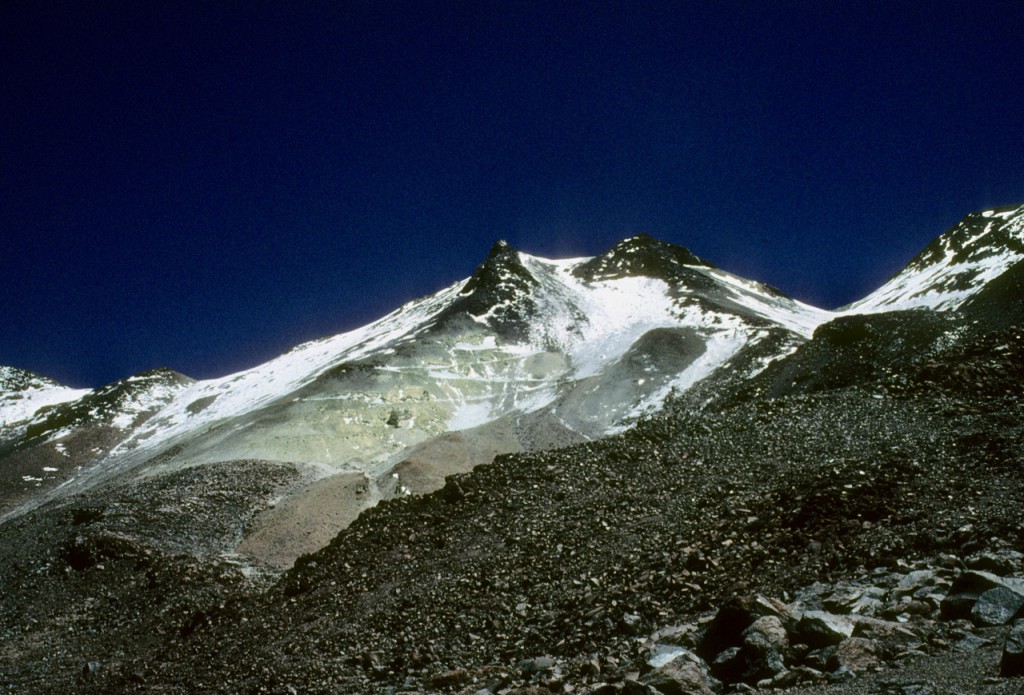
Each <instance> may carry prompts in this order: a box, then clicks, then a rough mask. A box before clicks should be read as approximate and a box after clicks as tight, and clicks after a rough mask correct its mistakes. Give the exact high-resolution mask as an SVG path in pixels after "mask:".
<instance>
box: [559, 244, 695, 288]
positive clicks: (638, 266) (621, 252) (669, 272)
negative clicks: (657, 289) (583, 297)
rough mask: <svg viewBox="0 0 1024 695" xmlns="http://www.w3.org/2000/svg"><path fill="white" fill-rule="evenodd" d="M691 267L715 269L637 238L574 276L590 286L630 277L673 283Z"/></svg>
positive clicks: (685, 252)
mask: <svg viewBox="0 0 1024 695" xmlns="http://www.w3.org/2000/svg"><path fill="white" fill-rule="evenodd" d="M687 266H702V267H712V266H711V265H710V264H709V263H707V262H706V261H703V260H701V259H700V258H698V257H697V256H696V255H694V254H693V253H691V252H690V251H689V250H688V249H686V248H684V247H682V246H677V245H675V244H669V243H666V242H664V241H659V240H658V239H655V238H654V237H652V236H650V235H648V234H637V235H635V236H631V237H629V238H628V239H623V240H622V241H620V242H619V243H617V244H615V246H613V247H612V248H611V249H609V250H608V251H606V252H605V253H603V254H601V255H600V256H596V257H594V258H592V259H591V260H589V261H587V262H586V263H584V264H582V265H580V266H579V267H578V268H576V270H575V271H574V273H575V275H576V276H577V277H579V278H581V279H583V280H587V281H590V282H593V281H598V280H611V279H615V278H621V277H629V276H645V277H652V278H659V279H662V280H671V279H675V278H678V277H680V276H681V275H686V274H687V273H686V271H687Z"/></svg>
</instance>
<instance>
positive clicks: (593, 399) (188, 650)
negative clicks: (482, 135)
mask: <svg viewBox="0 0 1024 695" xmlns="http://www.w3.org/2000/svg"><path fill="white" fill-rule="evenodd" d="M1022 274H1024V206H1016V207H1004V208H996V209H992V210H986V211H982V212H978V213H972V214H971V215H968V216H967V217H965V218H964V220H963V221H961V222H960V223H959V224H957V225H956V226H954V227H953V228H952V229H951V230H949V231H948V232H946V233H945V234H943V235H941V236H939V237H938V238H937V239H936V240H935V241H934V242H932V243H931V244H930V245H929V246H928V247H927V248H926V249H924V250H923V251H922V252H921V254H919V255H918V256H917V257H916V258H915V259H913V260H912V261H911V262H910V264H908V266H907V267H906V268H904V269H903V270H902V271H900V272H899V273H897V274H896V275H895V276H893V278H891V279H890V280H889V281H888V282H887V283H886V284H885V285H883V286H882V287H881V288H879V289H878V290H877V291H876V292H874V293H872V294H871V295H869V296H868V297H865V298H864V299H862V300H860V301H858V302H855V303H854V304H851V305H849V306H847V307H843V308H842V309H839V310H836V311H826V310H822V309H818V308H815V307H811V306H807V305H805V304H802V303H800V302H798V301H796V300H793V299H791V298H789V297H787V296H785V295H784V294H783V293H781V292H779V291H778V290H776V289H774V288H771V287H769V286H766V285H764V284H761V283H758V282H754V281H750V280H746V279H743V278H740V277H737V276H735V275H732V274H731V273H729V272H727V271H725V270H722V269H720V268H717V267H716V266H714V265H712V264H710V263H708V262H706V261H704V260H702V259H701V258H698V257H697V256H695V255H694V254H692V253H691V252H690V251H688V250H687V249H685V248H682V247H680V246H675V245H672V244H666V243H664V242H661V241H658V240H656V239H653V238H651V237H649V236H646V235H638V236H634V237H631V238H629V239H625V240H623V241H621V242H619V243H618V244H616V245H615V246H614V247H613V248H611V249H609V250H608V251H607V252H606V253H604V254H602V255H600V256H597V257H593V258H574V259H566V260H550V259H544V258H539V257H535V256H532V255H529V254H527V253H524V252H522V251H519V250H517V249H515V248H513V247H512V246H510V245H509V244H507V243H505V242H498V243H496V244H495V245H494V247H493V248H492V249H491V251H490V253H489V254H488V255H487V257H486V259H485V260H484V262H483V263H482V264H481V265H480V266H479V267H478V268H477V269H476V270H475V271H474V273H473V274H472V276H470V277H469V278H467V279H465V280H462V281H460V282H457V283H455V284H453V285H452V286H450V287H447V288H445V289H443V290H441V291H439V292H437V293H435V294H432V295H429V296H426V297H423V298H421V299H418V300H415V301H413V302H410V303H408V304H406V305H404V306H402V307H400V308H398V309H397V310H396V311H394V312H392V313H391V314H389V315H387V316H385V317H383V318H381V319H379V320H378V321H375V322H374V323H371V324H369V325H367V326H365V327H363V328H360V329H357V330H355V331H351V332H348V333H344V334H340V335H336V336H330V337H327V338H323V339H321V340H316V341H312V342H309V343H305V344H303V345H299V346H297V347H296V348H294V349H293V350H291V351H290V352H288V353H286V354H285V355H282V356H281V357H279V358H277V359H275V360H272V361H270V362H268V363H266V364H263V365H260V366H258V367H255V368H253V369H250V370H246V371H244V372H239V373H237V374H231V375H227V376H225V377H222V378H219V379H212V380H206V381H194V380H192V379H189V378H188V377H186V376H183V375H181V374H178V373H176V372H173V371H171V370H154V371H152V372H147V373H145V374H141V375H138V376H133V377H128V378H126V379H124V380H121V381H118V382H116V383H114V384H111V385H108V386H105V387H103V388H100V389H95V390H73V389H69V388H65V387H63V386H61V385H59V384H57V383H55V382H53V381H51V380H49V379H46V378H45V377H42V376H39V375H34V374H31V373H29V372H24V371H22V370H18V369H15V368H13V367H12V368H8V367H4V368H0V389H2V391H0V422H2V423H3V425H2V428H0V542H2V543H3V547H4V548H5V553H4V556H3V558H2V559H0V585H2V586H3V587H4V593H3V597H2V598H0V644H3V645H4V647H3V648H2V649H0V688H7V689H12V690H18V691H26V692H53V691H57V690H60V691H83V692H85V691H95V690H105V691H120V692H131V691H143V690H152V689H160V690H165V691H170V692H195V691H204V690H215V689H216V690H224V691H229V692H241V691H260V690H267V691H273V692H351V693H375V692H381V693H385V692H386V693H395V692H399V691H403V692H423V693H428V692H429V693H434V692H466V693H481V692H488V693H498V692H509V693H512V692H521V693H527V692H530V693H550V692H578V693H584V692H595V693H596V692H601V693H612V692H615V693H619V692H644V693H655V692H658V693H672V692H702V693H703V692H725V691H728V690H729V689H730V688H732V689H734V690H735V689H736V688H755V687H756V688H768V689H777V690H778V689H786V688H791V687H797V686H803V687H805V688H810V690H809V691H805V692H819V691H820V692H833V690H830V688H832V689H834V692H846V691H845V690H841V689H842V688H845V687H853V686H850V681H849V680H848V679H850V678H856V679H859V680H856V681H855V682H856V683H861V682H862V681H863V688H864V689H863V692H865V693H866V692H889V691H888V690H885V688H888V687H889V686H888V685H884V684H882V682H881V681H877V682H876V681H871V683H874V684H873V685H871V683H869V674H870V673H871V672H872V669H873V668H875V667H881V666H880V665H890V666H891V667H893V668H895V667H896V665H900V668H904V666H903V664H917V663H918V661H915V659H919V660H920V664H921V665H920V667H918V666H913V668H918V671H915V672H914V674H916V675H914V678H918V680H921V679H922V678H923V679H924V681H923V682H929V683H935V684H940V685H937V686H936V687H941V683H943V682H946V680H944V678H945V677H940V675H935V674H936V673H938V671H936V669H939V670H941V664H943V663H945V662H948V661H950V652H949V646H948V645H950V644H953V643H954V642H957V640H960V641H961V642H962V641H963V640H967V641H968V642H970V643H971V644H975V643H976V644H977V646H976V647H975V648H973V649H972V650H971V651H969V652H967V651H965V650H960V651H958V652H956V653H955V654H954V656H956V655H958V654H959V655H961V656H963V660H962V661H960V662H957V663H958V664H959V666H958V674H957V675H956V676H955V678H960V679H962V680H963V686H962V687H961V690H962V691H964V692H966V691H977V692H993V693H997V692H998V693H1001V692H1006V693H1009V692H1015V691H1014V690H1013V687H1014V685H1015V682H1014V681H1012V680H1010V679H1004V678H1002V677H1001V676H999V674H998V673H992V672H991V669H990V667H989V666H986V663H988V662H986V661H985V659H986V658H988V659H990V661H991V659H992V658H996V659H998V654H996V652H997V651H998V648H1001V646H1002V644H1003V642H1002V640H1003V638H1004V637H1005V636H1006V635H1005V633H1006V631H1007V630H1008V629H1009V628H1007V627H1000V626H1001V625H1003V623H999V624H989V623H983V622H979V621H980V619H978V620H975V623H974V624H973V625H972V624H971V623H969V622H968V623H964V621H961V622H960V623H947V622H943V621H944V620H946V619H948V618H951V617H953V616H961V617H962V615H963V613H962V609H961V608H956V606H962V605H966V604H964V601H966V600H967V599H960V598H956V597H958V596H960V595H961V594H958V593H957V592H958V591H959V592H961V593H963V594H964V595H966V594H967V593H969V591H974V589H972V588H970V587H968V588H964V587H967V584H966V583H963V582H968V579H967V578H963V577H967V574H962V573H969V572H971V571H977V572H987V573H988V574H986V575H984V576H985V577H987V578H986V579H984V581H986V582H989V584H986V585H985V586H986V587H987V588H986V589H979V590H978V591H975V593H974V594H972V596H973V597H974V599H973V600H974V601H977V600H979V598H978V597H979V596H980V595H981V594H982V593H983V592H984V591H985V590H987V589H988V588H993V587H995V586H996V584H997V583H998V582H1002V583H1001V584H998V585H999V586H1000V587H1002V589H1001V591H1002V590H1003V589H1005V592H1010V594H1013V595H1014V596H1016V595H1018V593H1019V595H1020V602H1021V605H1024V588H1020V587H1024V580H1022V583H1021V584H1020V587H1018V584H1017V583H1015V582H1017V579H1016V577H1017V576H1018V575H1020V574H1021V573H1024V555H1022V554H1021V551H1024V547H1021V545H1020V538H1021V535H1020V533H1021V529H1024V511H1022V510H1024V474H1022V470H1024V461H1022V460H1021V453H1020V452H1021V451H1024V446H1022V445H1024V426H1022V425H1021V423H1022V422H1024V418H1022V417H1021V415H1022V414H1024V413H1022V412H1021V407H1022V406H1021V396H1022V395H1024V387H1022V384H1024V366H1022V365H1024V352H1022V351H1024V340H1022V337H1024V328H1022V326H1024V315H1022V309H1024V286H1022ZM996 569H998V572H996ZM979 576H980V575H979ZM992 577H997V578H998V577H1004V579H998V582H997V579H993V578H992ZM970 581H974V582H976V583H977V582H982V579H978V577H976V576H975V577H974V578H973V579H970ZM815 582H817V583H815ZM915 582H917V583H916V584H915ZM957 582H962V583H961V584H957ZM911 586H912V587H913V588H908V587H911ZM974 586H975V585H973V584H972V585H971V587H974ZM978 586H980V585H978ZM901 587H902V588H901ZM1005 592H1004V593H1005ZM1014 592H1017V593H1014ZM1002 595H1003V594H1000V596H1002ZM947 598H948V601H947ZM954 598H955V599H956V600H954ZM1004 598H1005V597H1004ZM869 599H870V600H869ZM1007 600H1009V599H1007ZM1013 600H1016V599H1013ZM970 605H973V603H971V604H970ZM854 606H855V607H854ZM970 610H971V608H970V606H968V609H967V611H968V613H967V615H968V618H970V615H971V614H970ZM1007 610H1009V609H1007ZM844 611H845V612H844ZM957 611H961V613H957ZM819 613H820V614H823V615H826V616H828V617H827V618H823V620H826V622H827V621H831V622H830V623H829V625H831V626H833V627H834V626H835V625H839V626H840V627H838V628H835V629H836V630H838V632H836V633H835V634H833V633H828V635H829V636H823V635H824V634H825V632H826V629H825V628H821V627H812V626H810V624H809V623H808V622H807V621H808V620H810V619H811V618H812V617H813V616H815V615H817V614H819ZM1012 613H1013V611H1011V612H1010V615H1011V616H1012ZM986 615H988V613H986ZM815 619H816V618H815ZM985 620H988V618H986V619H985ZM1009 620H1010V617H1007V619H1006V622H1008V621H1009ZM729 621H732V622H729ZM844 621H845V622H844ZM776 623H777V624H776ZM847 623H848V624H849V630H848V631H847V632H846V633H843V631H844V630H846V627H845V626H846V625H847ZM753 625H758V626H760V627H758V628H757V629H758V630H761V632H759V633H757V634H760V635H761V636H760V637H754V636H751V635H753V634H754V633H753V632H751V630H754V627H752V626H753ZM828 629H829V630H831V629H833V628H832V627H829V628H828ZM956 630H959V631H960V632H959V633H956V634H958V635H959V636H955V635H954V632H955V631H956ZM984 630H992V631H994V632H989V633H986V632H984ZM1000 630H1002V632H999V631H1000ZM1021 630H1024V627H1022V628H1021ZM1022 634H1024V633H1022ZM968 637H970V639H968ZM850 639H853V640H860V641H858V642H849V640H850ZM759 640H760V641H759ZM971 640H977V642H971ZM958 643H959V642H958ZM985 645H988V646H985ZM773 650H774V651H773ZM823 650H824V651H823ZM828 650H831V651H828ZM856 650H860V651H856ZM944 650H945V651H944ZM986 650H988V651H986ZM993 650H995V651H993ZM853 653H856V654H859V655H860V657H859V658H861V661H857V660H856V659H854V658H853V657H852V656H850V655H851V654H853ZM865 654H868V655H869V656H870V659H869V658H868V656H864V655H865ZM994 654H995V656H993V655H994ZM986 655H988V656H986ZM897 657H898V658H897ZM933 657H934V661H928V659H929V658H933ZM957 658H960V657H959V656H958V657H957ZM865 660H867V661H865ZM868 662H870V664H871V666H870V667H868V666H864V664H865V663H868ZM888 667H889V666H887V668H888ZM906 668H911V667H910V666H907V667H906ZM985 669H989V670H988V671H986V670H985ZM848 674H852V675H848ZM1004 675H1005V674H1004ZM872 677H873V676H872ZM880 677H881V676H880ZM908 678H909V676H908ZM928 679H931V680H928ZM972 679H973V680H972ZM986 679H987V680H986ZM911 680H912V679H911ZM907 682H911V681H909V680H908V681H907ZM915 682H916V681H915ZM857 687H860V686H857ZM894 687H895V686H894ZM901 687H902V686H901ZM524 688H525V690H523V689H524ZM872 688H874V690H872ZM986 688H987V690H986ZM517 689H519V690H517ZM850 692H861V690H853V691H850ZM892 692H903V691H900V690H892ZM908 692H909V691H908ZM915 692H916V691H915ZM921 692H927V691H925V690H922V691H921ZM931 692H939V691H938V690H934V688H933V690H932V691H931Z"/></svg>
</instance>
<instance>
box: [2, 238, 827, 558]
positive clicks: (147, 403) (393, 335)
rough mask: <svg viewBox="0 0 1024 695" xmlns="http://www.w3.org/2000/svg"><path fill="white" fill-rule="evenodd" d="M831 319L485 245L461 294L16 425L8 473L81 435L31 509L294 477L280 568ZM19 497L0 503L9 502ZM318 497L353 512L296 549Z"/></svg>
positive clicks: (625, 262) (760, 291) (660, 258)
mask: <svg viewBox="0 0 1024 695" xmlns="http://www.w3.org/2000/svg"><path fill="white" fill-rule="evenodd" d="M827 316H828V314H827V312H822V311H820V310H817V309H813V308H812V307H809V306H806V305H803V304H801V303H799V302H796V301H794V300H792V299H790V298H787V297H785V296H784V295H782V294H781V293H779V292H778V291H777V290H774V289H772V288H769V287H767V286H765V285H761V284H759V283H756V282H751V281H746V280H743V279H741V278H738V277H736V276H733V275H731V274H729V273H727V272H725V271H722V270H718V269H716V268H714V267H712V266H711V265H709V264H707V263H705V262H704V261H701V260H700V259H699V258H697V257H696V256H694V255H693V254H692V253H690V252H689V251H687V250H686V249H684V248H682V247H678V246H672V245H669V244H664V243H662V242H659V241H657V240H655V239H653V238H651V237H649V236H637V237H633V238H630V239H626V240H625V241H623V242H620V243H619V244H617V245H616V246H615V247H613V248H612V249H610V250H609V251H608V252H606V253H605V254H602V255H601V256H598V257H595V258H583V259H569V260H561V261H552V260H547V259H542V258H537V257H534V256H530V255H529V254H525V253H522V252H520V251H517V250H516V249H514V248H512V247H511V246H509V245H508V244H506V243H505V242H498V243H497V244H495V246H494V247H493V249H492V250H491V252H490V254H489V255H488V256H487V258H486V259H485V261H484V262H483V263H482V264H481V265H480V266H479V267H478V268H477V269H476V271H475V272H474V273H473V275H472V276H471V277H470V278H467V279H466V280H464V281H461V282H459V283H456V284H455V285H452V286H451V287H448V288H446V289H443V290H441V291H440V292H438V293H436V294H434V295H430V296H428V297H424V298H422V299H419V300H416V301H414V302H411V303H409V304H407V305H405V306H403V307H401V308H400V309H398V310H397V311H395V312H393V313H392V314H389V315H388V316H385V317H384V318H382V319H380V320H379V321H376V322H374V323H372V324H370V325H368V326H366V327H364V328H362V329H358V330H356V331H352V332H349V333H345V334H341V335H337V336H333V337H329V338H325V339H323V340H318V341H313V342H311V343H307V344H304V345H300V346H298V347H296V348H295V349H293V350H292V351H291V352H289V353H287V354H285V355H283V356H281V357H279V358H277V359H276V360H273V361H271V362H268V363H267V364H264V365H261V366H258V367H256V368H254V369H250V370H247V371H245V372H241V373H238V374H233V375H230V376H227V377H224V378H222V379H214V380H210V381H202V382H192V381H191V380H188V379H186V378H184V377H181V376H180V375H175V374H173V373H171V372H169V371H161V372H157V373H154V374H150V375H142V376H139V377H132V378H130V379H128V380H126V381H125V382H123V383H120V382H119V384H115V385H111V386H108V387H105V388H104V389H100V390H98V391H97V392H95V393H89V394H86V395H84V396H81V397H80V398H79V399H78V400H76V401H70V402H66V403H64V404H62V405H61V406H60V407H59V408H56V409H51V410H40V411H38V412H37V413H34V414H33V415H32V417H31V418H29V417H27V415H26V416H25V419H24V421H23V422H22V423H21V424H17V425H16V428H17V431H18V432H20V433H21V439H20V440H19V441H18V443H17V447H18V455H19V458H18V459H17V460H18V461H28V462H32V463H33V464H40V463H41V464H42V465H41V466H39V468H40V469H41V468H48V469H50V468H54V467H55V466H54V465H53V460H52V459H53V456H52V455H51V456H49V457H45V456H44V455H43V454H42V453H41V452H51V453H52V452H55V451H60V452H62V454H63V453H66V451H67V450H68V447H69V446H71V445H72V442H73V441H78V440H81V439H83V437H84V435H83V434H82V433H83V432H85V431H88V432H89V433H90V434H89V435H88V439H89V441H93V440H102V443H101V445H99V446H97V445H96V444H95V443H94V444H93V446H92V447H91V448H90V449H89V451H90V452H92V453H93V454H94V456H92V457H91V458H90V457H88V456H87V457H85V458H82V457H75V458H73V459H71V460H70V461H68V463H74V466H62V467H58V470H56V471H52V470H51V471H47V472H48V473H49V475H47V476H42V478H43V479H42V480H33V481H32V484H33V486H34V487H37V488H45V487H46V486H49V489H50V494H49V496H47V495H37V496H36V497H35V499H34V500H32V502H31V503H30V506H31V504H34V503H37V502H39V501H42V500H44V499H49V498H50V497H53V496H54V495H65V494H69V493H72V492H79V491H82V490H84V489H87V488H88V487H90V486H95V485H97V484H101V483H103V482H107V481H110V480H114V479H116V478H118V477H121V476H125V475H128V474H129V472H130V474H131V475H136V474H138V473H139V472H140V471H142V470H150V471H151V472H169V471H173V470H176V469H179V468H182V467H186V466H192V465H197V464H210V463H220V462H225V461H235V460H243V459H257V460H269V461H285V462H290V463H294V464H298V465H300V466H301V467H302V468H303V475H304V477H305V479H306V480H307V481H308V483H309V484H308V485H307V487H306V488H304V489H302V490H297V491H296V492H295V493H294V494H293V495H290V496H289V501H288V502H287V503H285V504H282V505H280V506H279V507H278V508H277V510H276V511H275V512H274V513H273V514H272V515H269V516H268V518H267V519H265V520H264V521H265V524H264V527H263V528H264V530H263V532H262V536H265V537H266V538H267V540H266V543H268V544H270V545H271V546H272V547H274V548H281V547H288V548H289V551H288V552H287V553H286V554H285V555H284V556H281V555H279V554H278V552H277V551H275V552H274V555H273V559H274V560H275V561H279V562H281V563H282V564H288V563H289V562H290V561H291V560H293V559H294V558H295V557H297V556H298V555H299V554H302V553H304V552H310V551H312V550H315V549H316V548H318V547H320V545H322V544H325V543H326V542H327V541H329V540H330V538H332V537H333V536H334V534H335V533H337V531H339V530H340V529H341V528H342V527H343V526H344V525H345V524H347V523H348V522H350V521H351V519H352V518H354V516H355V515H356V514H357V513H358V512H359V510H361V509H363V508H366V507H367V506H371V505H373V504H375V503H376V502H377V501H379V500H380V499H382V498H388V497H393V496H395V495H402V494H411V493H422V492H428V491H431V490H433V489H436V488H438V487H440V486H441V485H442V484H443V481H444V478H445V477H446V476H447V475H450V474H451V473H454V472H461V471H466V470H470V469H471V468H472V467H474V466H475V465H478V464H480V463H487V462H490V461H491V460H492V459H493V458H494V456H495V455H498V454H504V453H512V452H519V451H534V450H541V449H547V448H551V447H557V446H563V445H566V444H572V443H577V442H582V441H587V440H590V439H593V438H597V437H602V436H606V435H608V434H611V433H614V432H618V431H622V430H623V429H625V428H627V427H629V426H631V425H632V424H634V423H635V422H637V421H638V419H639V418H641V417H643V416H645V415H648V414H650V413H653V412H655V411H657V410H658V409H659V408H660V407H661V404H662V403H663V401H664V400H665V398H666V397H667V396H668V394H669V393H670V392H673V391H676V392H678V391H683V390H685V389H687V388H689V387H690V386H692V385H693V384H694V383H697V382H699V381H701V380H702V379H706V378H707V377H708V376H709V375H711V374H713V373H714V372H715V371H716V370H719V369H722V368H723V367H724V366H725V365H726V363H730V364H732V365H737V364H740V363H741V362H743V361H746V362H748V364H747V365H746V367H745V369H747V370H748V371H753V370H756V369H760V368H762V367H763V365H764V364H765V362H766V361H767V360H770V359H771V358H772V357H774V356H777V355H778V354H781V353H783V352H785V351H788V350H791V349H793V347H794V346H795V345H797V344H799V343H800V342H802V341H803V340H806V339H807V338H808V337H809V336H810V334H811V332H812V331H813V329H814V327H815V326H816V325H817V324H818V323H820V322H821V321H822V320H823V319H824V318H826V317H827ZM730 368H731V367H730ZM157 377H159V378H157ZM128 386H131V387H132V388H133V389H134V390H133V392H132V393H133V395H132V396H131V397H130V398H128V397H127V396H125V395H122V391H123V390H124V389H125V388H126V387H128ZM140 389H141V391H140ZM97 404H103V407H102V408H99V407H97ZM115 404H118V405H115ZM115 411H116V412H117V413H118V415H116V416H111V417H107V418H105V419H104V417H102V414H103V413H108V412H111V413H112V412H115ZM72 448H73V449H74V450H75V451H81V450H82V447H81V446H80V445H76V446H73V447H72ZM27 465H29V464H22V465H19V466H18V467H17V471H22V470H24V469H25V468H26V466H27ZM79 467H81V468H80V469H79ZM5 470H7V471H12V472H14V471H15V467H14V466H7V467H6V468H5ZM20 475H21V476H22V478H23V479H24V476H25V475H27V474H25V473H21V474H20ZM36 477H40V476H36ZM16 482H17V481H14V482H13V483H12V482H8V484H7V486H6V489H8V490H15V491H17V492H21V489H20V488H19V486H18V485H15V484H14V483H16ZM324 495H331V496H333V497H335V498H339V497H340V498H341V499H343V500H344V501H343V502H340V503H338V504H337V507H339V508H346V511H343V512H337V521H336V523H332V524H327V525H325V526H323V527H322V529H321V530H320V531H319V532H318V533H315V534H307V533H306V531H307V530H308V528H309V524H308V523H307V522H308V521H309V520H308V519H306V517H307V516H308V515H309V514H310V513H311V512H310V511H308V509H307V508H308V507H309V505H306V504H305V502H304V500H309V499H319V498H321V497H323V496H324ZM14 499H15V500H16V501H19V502H21V501H22V500H23V497H22V496H20V495H15V496H14ZM312 508H314V509H315V508H316V506H315V505H313V507H312ZM11 513H13V512H11ZM316 514H317V516H318V518H322V514H321V513H320V512H316ZM270 516H272V517H274V518H269V517H270ZM296 532H297V533H298V534H299V537H294V534H295V533H296ZM282 533H283V534H286V537H285V538H281V537H280V534H282ZM249 550H250V552H254V553H256V554H257V555H259V554H260V553H261V552H262V551H261V550H260V549H259V548H257V547H252V546H251V547H249Z"/></svg>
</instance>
